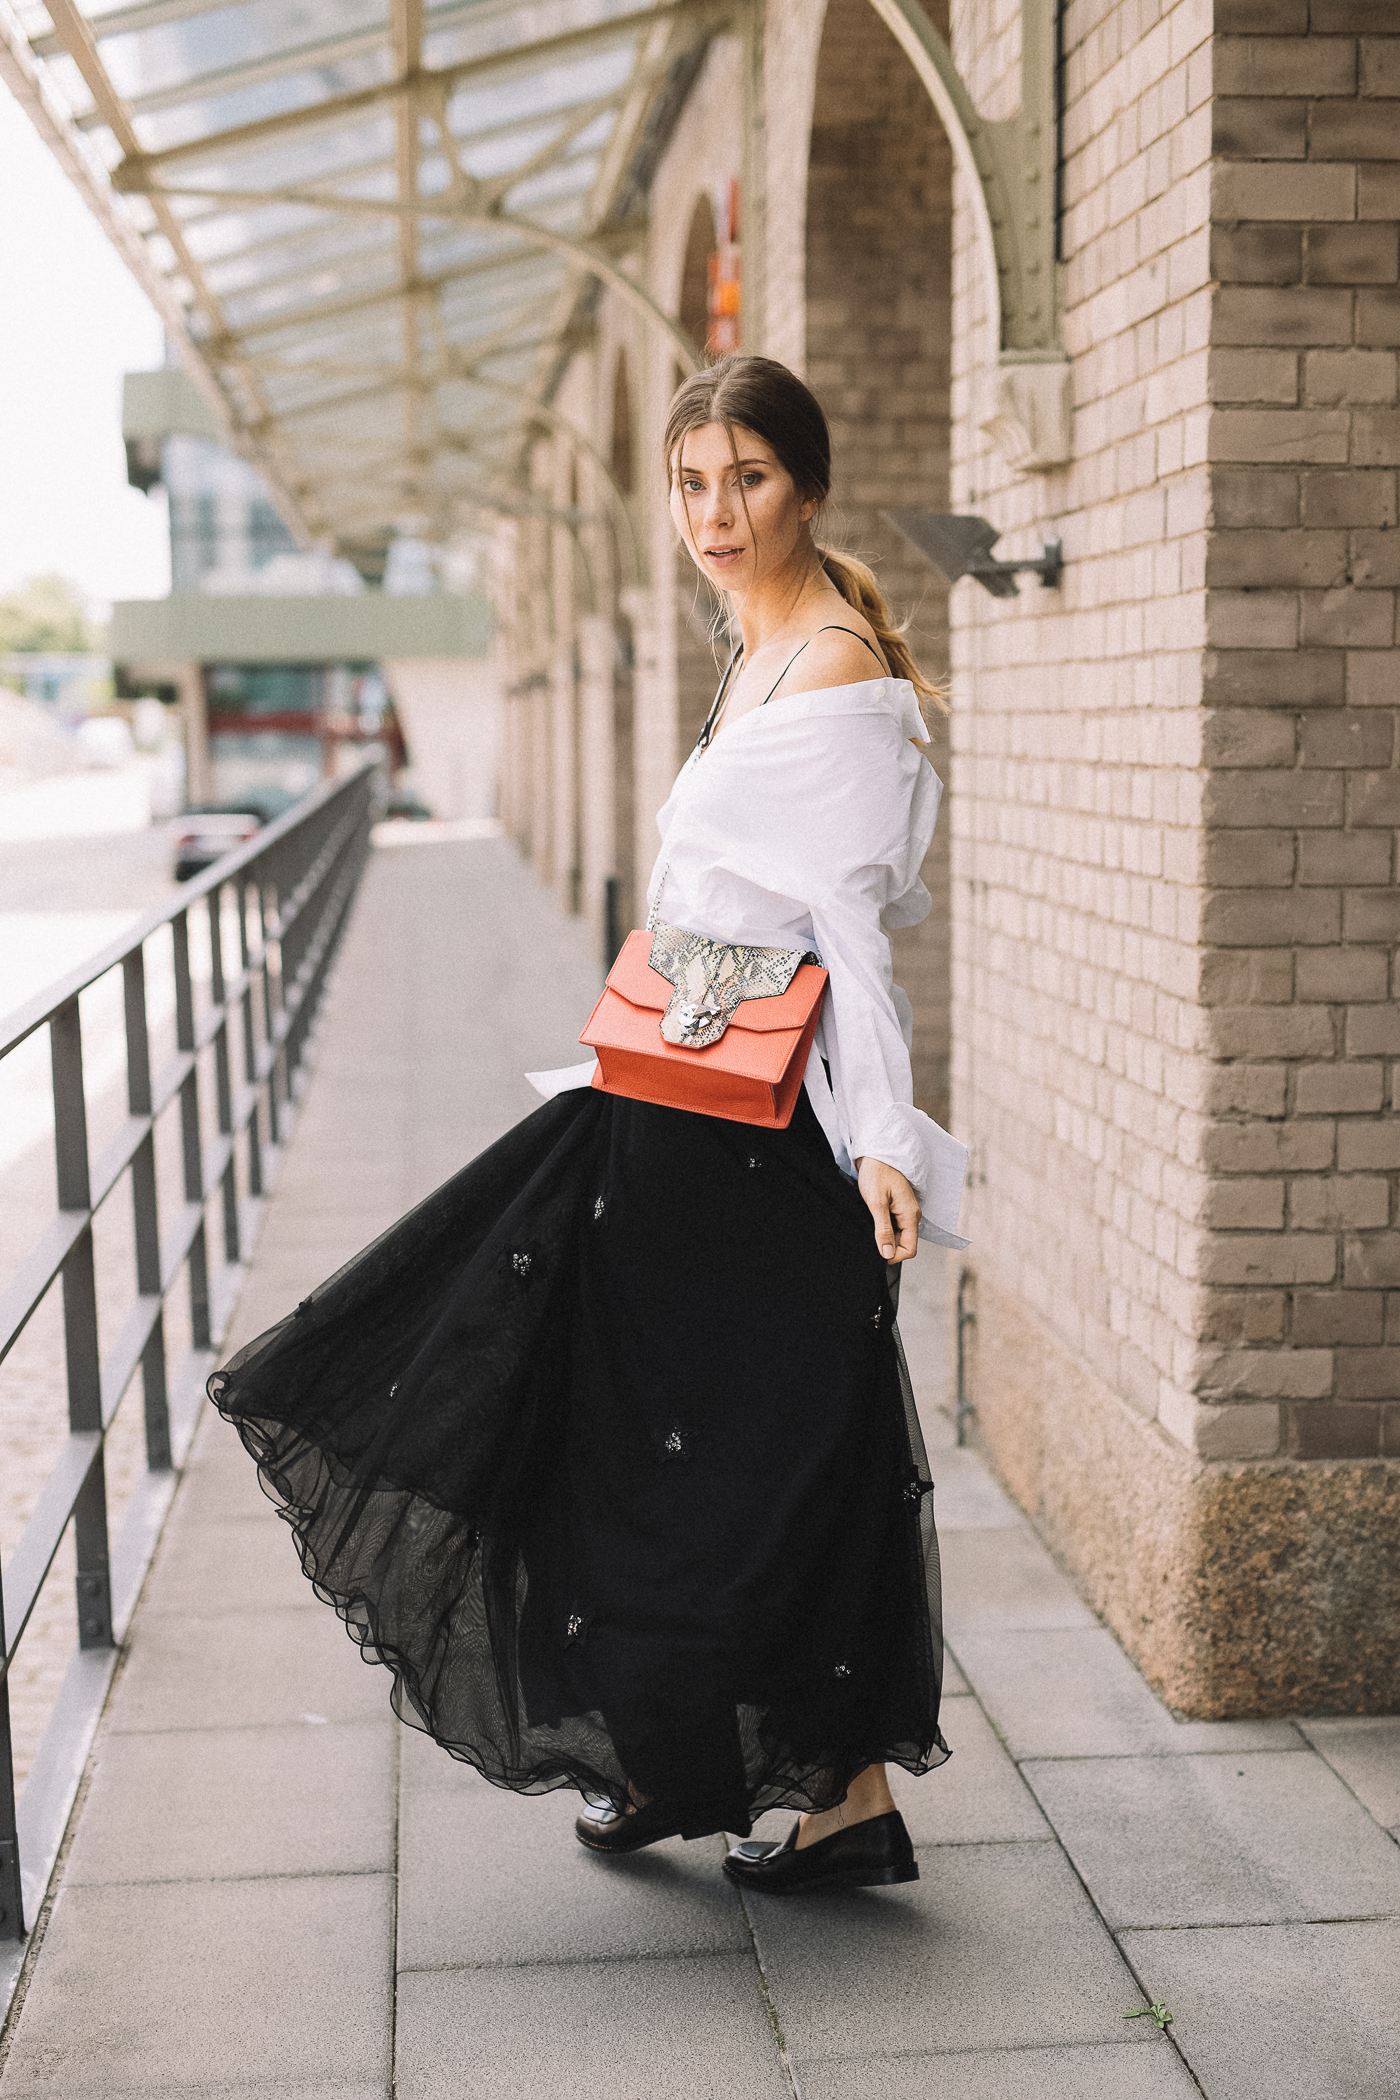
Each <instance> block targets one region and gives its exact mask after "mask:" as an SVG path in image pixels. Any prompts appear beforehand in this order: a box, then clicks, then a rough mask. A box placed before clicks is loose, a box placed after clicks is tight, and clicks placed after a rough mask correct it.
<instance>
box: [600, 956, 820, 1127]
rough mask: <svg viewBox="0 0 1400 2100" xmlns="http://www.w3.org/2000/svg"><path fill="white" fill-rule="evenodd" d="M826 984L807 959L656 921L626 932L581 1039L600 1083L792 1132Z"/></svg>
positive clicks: (640, 1097)
mask: <svg viewBox="0 0 1400 2100" xmlns="http://www.w3.org/2000/svg"><path fill="white" fill-rule="evenodd" d="M826 984H827V973H826V971H825V970H824V969H823V968H822V967H821V963H820V959H819V958H818V957H817V956H815V955H814V954H812V953H811V952H810V951H804V950H802V949H800V948H754V947H749V946H746V945H745V944H743V943H741V942H734V941H715V940H710V939H708V938H707V937H706V936H705V935H704V934H699V933H690V932H688V931H687V930H686V929H685V928H684V927H681V926H668V925H667V924H666V923H665V922H664V921H658V922H657V923H656V924H655V925H654V926H652V927H650V928H648V929H647V930H646V931H645V932H639V933H632V934H629V935H628V937H627V940H626V942H625V943H624V945H623V949H622V952H621V954H620V955H619V956H618V958H617V961H616V962H615V963H614V964H613V967H612V969H611V970H610V971H609V973H608V981H607V984H606V986H605V987H604V990H603V996H602V998H601V999H600V1000H599V1001H598V1004H597V1006H596V1007H595V1008H594V1009H593V1013H592V1015H591V1016H590V1018H589V1021H588V1025H587V1026H586V1027H585V1028H584V1030H583V1031H582V1033H581V1035H580V1037H579V1041H580V1042H582V1043H587V1044H589V1045H590V1046H591V1047H592V1048H593V1049H594V1050H596V1051H597V1053H598V1069H597V1071H596V1072H595V1073H594V1075H593V1084H594V1086H596V1087H598V1088H599V1089H600V1090H601V1091H602V1092H603V1093H611V1094H622V1095H625V1096H627V1097H628V1098H629V1099H630V1100H634V1101H650V1102H652V1103H654V1104H655V1105H657V1106H658V1107H665V1108H682V1109H690V1110H692V1111H694V1112H695V1113H696V1114H699V1115H710V1116H721V1117H724V1118H726V1119H727V1120H729V1121H731V1122H737V1123H754V1124H759V1125H764V1126H767V1127H768V1128H771V1129H785V1128H786V1127H787V1125H788V1123H789V1122H791V1120H792V1114H793V1110H794V1109H795V1108H796V1106H797V1096H798V1094H799V1093H800V1091H801V1088H802V1081H803V1078H804V1076H805V1074H806V1070H807V1059H808V1056H809V1055H810V1053H811V1048H812V1043H813V1040H814V1038H815V1036H816V1032H817V1023H818V1021H819V1020H820V1018H821V1007H822V1000H823V998H824V996H825V993H826Z"/></svg>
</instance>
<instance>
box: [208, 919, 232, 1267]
mask: <svg viewBox="0 0 1400 2100" xmlns="http://www.w3.org/2000/svg"><path fill="white" fill-rule="evenodd" d="M223 910H224V892H223V885H222V884H220V883H216V884H215V886H214V888H213V889H212V890H210V892H209V995H210V997H211V999H212V1000H213V1002H214V1011H215V1012H216V1013H217V1014H218V1017H219V1025H218V1031H217V1033H216V1035H215V1037H214V1092H215V1101H216V1108H217V1114H218V1119H219V1135H220V1137H227V1138H231V1137H232V1135H233V1077H232V1074H231V1072H230V1070H229V1054H228V1007H227V999H228V993H227V991H226V989H225V985H224V924H223ZM219 1188H220V1192H221V1194H222V1196H223V1207H224V1260H225V1261H226V1262H230V1263H232V1262H236V1261H237V1260H238V1258H239V1232H238V1176H237V1173H236V1171H235V1160H234V1153H233V1147H232V1145H230V1147H229V1155H228V1164H227V1165H226V1166H225V1168H224V1171H223V1174H222V1175H221V1177H220V1181H219Z"/></svg>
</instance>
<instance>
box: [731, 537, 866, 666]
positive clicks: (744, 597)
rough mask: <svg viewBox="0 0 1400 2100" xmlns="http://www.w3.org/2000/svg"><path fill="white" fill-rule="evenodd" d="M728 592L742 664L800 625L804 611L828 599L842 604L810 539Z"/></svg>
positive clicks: (748, 661) (839, 595)
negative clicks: (749, 581)
mask: <svg viewBox="0 0 1400 2100" xmlns="http://www.w3.org/2000/svg"><path fill="white" fill-rule="evenodd" d="M727 595H728V597H729V607H730V616H731V618H732V619H733V620H734V621H735V623H736V624H737V626H738V629H739V633H740V636H741V637H742V640H743V645H744V662H745V663H750V662H752V660H753V658H754V657H755V656H756V655H757V654H758V652H759V650H760V649H762V648H763V647H765V645H766V644H767V643H769V642H771V641H774V640H777V639H778V638H780V637H781V636H783V635H786V634H787V633H788V632H789V631H790V630H791V629H792V628H793V627H795V626H797V625H799V624H800V622H801V620H802V617H803V615H804V613H807V612H809V611H811V610H812V609H813V608H814V607H817V606H820V605H822V604H824V603H825V601H826V600H827V599H828V598H836V599H840V600H841V603H842V604H844V603H845V600H844V599H842V598H841V593H840V592H839V591H838V590H837V588H836V586H835V584H834V583H832V581H831V579H830V577H829V576H828V575H827V573H826V571H825V569H823V567H822V565H821V556H820V555H819V554H818V552H817V550H816V548H815V546H814V545H813V544H812V542H811V541H810V540H808V541H807V543H806V545H805V546H804V547H800V548H797V549H795V550H794V553H793V556H792V558H791V560H790V561H788V562H785V563H784V564H783V566H782V568H781V569H776V570H774V571H773V572H772V573H771V574H770V575H768V576H765V577H763V578H762V579H761V580H760V581H757V582H755V583H754V584H753V585H751V586H750V588H749V589H748V590H747V591H745V592H743V593H739V592H737V591H736V592H732V593H728V594H727Z"/></svg>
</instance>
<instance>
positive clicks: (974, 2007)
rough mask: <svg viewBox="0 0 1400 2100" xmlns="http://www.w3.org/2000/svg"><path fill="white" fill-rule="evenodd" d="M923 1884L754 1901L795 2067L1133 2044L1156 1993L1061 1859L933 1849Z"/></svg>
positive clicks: (1027, 1848) (1052, 1849) (1013, 1851)
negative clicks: (840, 2060) (1147, 1998)
mask: <svg viewBox="0 0 1400 2100" xmlns="http://www.w3.org/2000/svg"><path fill="white" fill-rule="evenodd" d="M919 1868H920V1874H921V1877H922V1878H921V1879H920V1880H919V1881H917V1882H914V1883H906V1884H905V1885H903V1886H901V1887H898V1888H892V1889H849V1890H845V1889H843V1890H832V1891H827V1892H825V1893H824V1894H823V1896H822V1899H821V1900H820V1901H817V1900H816V1899H811V1900H809V1901H806V1902H800V1901H796V1900H794V1899H793V1898H791V1897H788V1898H784V1897H781V1896H763V1895H760V1894H759V1893H757V1892H756V1891H755V1892H753V1893H746V1895H745V1908H746V1909H747V1911H748V1913H749V1917H750V1919H751V1920H752V1923H753V1930H754V1940H755V1943H756V1945H757V1947H758V1954H759V1959H760V1961H761V1962H762V1963H763V1968H764V1973H765V1975H766V1976H767V1978H768V1983H769V1987H770V1989H771V1990H772V1993H773V1998H774V2002H775V2004H776V2005H777V2008H778V2017H779V2020H780V2022H781V2024H782V2029H783V2034H784V2036H785V2038H786V2041H787V2046H788V2051H789V2053H790V2055H792V2056H793V2057H795V2058H798V2059H800V2060H804V2061H811V2060H813V2059H816V2058H823V2057H828V2056H840V2057H848V2056H851V2055H852V2054H854V2053H862V2054H867V2053H868V2054H871V2055H880V2054H882V2053H884V2052H886V2051H888V2049H889V2047H890V2044H891V2042H892V2041H893V2040H895V2039H896V2038H897V2040H898V2043H899V2045H900V2047H901V2048H902V2049H906V2050H913V2051H930V2050H946V2049H964V2050H969V2049H1008V2048H1014V2047H1017V2046H1018V2045H1019V2046H1026V2047H1029V2046H1031V2045H1033V2044H1041V2043H1047V2042H1049V2043H1084V2042H1107V2041H1114V2042H1123V2041H1124V2039H1125V2038H1124V2033H1123V2015H1124V2013H1126V2012H1128V2011H1129V2010H1130V2009H1131V2008H1132V2007H1133V2006H1134V2005H1139V2004H1141V2002H1142V2000H1141V1996H1140V1993H1139V1991H1138V1988H1137V1985H1136V1984H1135V1983H1134V1981H1133V1978H1132V1974H1131V1972H1130V1971H1129V1969H1128V1967H1127V1965H1126V1963H1125V1962H1124V1960H1123V1957H1122V1955H1121V1954H1120V1953H1119V1951H1118V1949H1117V1947H1116V1946H1115V1945H1114V1943H1113V1940H1112V1938H1111V1937H1110V1935H1109V1933H1108V1932H1107V1931H1106V1929H1105V1927H1104V1925H1103V1924H1102V1922H1101V1920H1100V1919H1099V1918H1098V1917H1097V1916H1096V1915H1095V1913H1094V1910H1093V1908H1092V1906H1091V1904H1090V1903H1089V1900H1088V1898H1087V1897H1086V1895H1085V1894H1084V1891H1083V1889H1082V1887H1081V1886H1080V1884H1079V1881H1078V1878H1077V1877H1076V1875H1075V1873H1074V1870H1073V1868H1072V1867H1071V1866H1070V1865H1069V1862H1068V1861H1067V1860H1066V1859H1065V1856H1064V1854H1063V1853H1062V1852H1061V1851H1060V1849H1059V1847H1058V1846H1057V1845H1053V1844H1051V1845H1046V1844H1002V1845H940V1846H933V1847H929V1848H927V1849H925V1850H923V1851H921V1852H920V1855H919ZM1140 2025H1141V2023H1140V2022H1139V2023H1136V2026H1135V2028H1134V2030H1132V2031H1131V2034H1130V2039H1129V2041H1128V2044H1127V2045H1128V2046H1131V2047H1142V2046H1145V2045H1146V2044H1147V2042H1148V2037H1147V2036H1145V2035H1144V2036H1142V2037H1141V2040H1140V2041H1139V2040H1137V2039H1136V2038H1135V2037H1136V2029H1137V2027H1140ZM1149 2025H1150V2023H1149Z"/></svg>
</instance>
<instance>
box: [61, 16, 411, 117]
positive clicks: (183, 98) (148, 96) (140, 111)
mask: <svg viewBox="0 0 1400 2100" xmlns="http://www.w3.org/2000/svg"><path fill="white" fill-rule="evenodd" d="M100 20H101V18H100V17H98V20H97V21H96V22H94V24H93V27H94V29H96V28H97V27H98V24H99V23H100ZM383 49H384V30H383V26H382V25H380V26H378V27H376V28H374V29H362V30H361V31H360V32H359V33H358V35H356V36H327V37H318V38H317V40H316V42H315V43H314V44H293V45H291V46H289V47H288V48H287V49H286V50H283V51H270V52H268V53H267V55H266V56H265V57H263V58H248V59H243V60H241V61H240V63H239V64H238V65H236V66H217V67H215V69H214V70H213V71H212V72H210V73H191V74H190V75H189V76H188V78H187V79H185V80H176V81H172V82H170V84H169V85H168V86H166V87H161V88H150V89H148V90H147V92H146V93H145V94H143V95H129V96H126V97H125V98H124V101H125V107H126V112H127V115H128V116H130V117H153V116H158V115H159V114H160V113H161V112H162V111H163V110H167V109H187V108H188V107H189V105H190V104H191V103H192V102H213V101H216V100H217V99H218V97H219V96H221V95H236V94H238V93H239V92H240V90H242V89H243V88H250V87H264V86H266V84H267V82H268V81H270V80H284V79H286V77H287V75H288V74H292V73H309V72H319V71H320V70H321V69H322V68H323V67H326V66H332V65H337V64H342V63H343V62H344V61H345V60H346V59H348V58H364V57H366V56H367V55H368V54H369V53H370V52H372V51H382V50H383ZM75 121H76V123H77V124H78V126H79V128H80V130H83V131H92V130H94V129H95V128H96V127H97V125H99V124H101V123H104V122H105V121H106V120H105V118H104V117H102V116H101V115H100V114H99V112H98V111H97V110H95V109H93V110H85V111H83V112H81V113H80V114H79V115H78V117H77V118H76V119H75Z"/></svg>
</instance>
